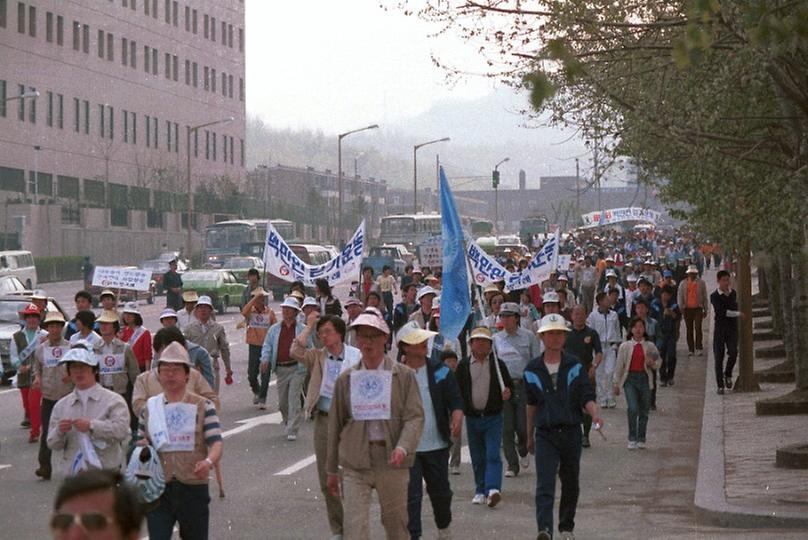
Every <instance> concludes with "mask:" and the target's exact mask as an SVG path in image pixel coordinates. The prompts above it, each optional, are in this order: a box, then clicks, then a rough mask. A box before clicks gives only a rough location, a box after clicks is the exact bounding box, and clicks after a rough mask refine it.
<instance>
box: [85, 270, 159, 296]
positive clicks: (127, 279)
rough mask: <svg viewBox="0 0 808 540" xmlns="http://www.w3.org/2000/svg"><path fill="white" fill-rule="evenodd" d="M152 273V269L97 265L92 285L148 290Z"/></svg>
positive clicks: (104, 287)
mask: <svg viewBox="0 0 808 540" xmlns="http://www.w3.org/2000/svg"><path fill="white" fill-rule="evenodd" d="M151 275H152V274H151V270H140V269H138V268H123V267H119V266H118V267H116V266H96V267H95V272H93V283H92V285H93V287H101V288H103V289H127V290H132V291H148V290H149V284H150V282H151Z"/></svg>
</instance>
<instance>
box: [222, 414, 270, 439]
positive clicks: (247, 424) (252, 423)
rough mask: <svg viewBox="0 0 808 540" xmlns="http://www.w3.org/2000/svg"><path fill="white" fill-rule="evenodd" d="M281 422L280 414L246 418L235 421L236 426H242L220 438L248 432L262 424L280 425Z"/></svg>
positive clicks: (226, 432)
mask: <svg viewBox="0 0 808 540" xmlns="http://www.w3.org/2000/svg"><path fill="white" fill-rule="evenodd" d="M281 422H283V416H282V415H281V413H280V412H274V413H270V414H263V415H261V416H254V417H253V418H247V419H246V420H237V421H236V424H242V425H240V426H239V427H236V428H233V429H229V430H227V431H225V432H224V433H222V438H223V439H226V438H228V437H232V436H233V435H237V434H239V433H242V432H244V431H248V430H250V429H252V428H254V427H256V426H261V425H264V424H280V423H281Z"/></svg>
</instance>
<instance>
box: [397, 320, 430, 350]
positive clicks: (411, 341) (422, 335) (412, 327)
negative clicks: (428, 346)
mask: <svg viewBox="0 0 808 540" xmlns="http://www.w3.org/2000/svg"><path fill="white" fill-rule="evenodd" d="M436 335H438V333H437V332H432V331H430V330H423V329H422V328H421V327H420V326H418V323H417V322H415V321H410V322H408V323H407V324H405V325H404V326H402V327H401V330H399V331H398V333H397V334H396V343H402V342H403V343H406V344H407V345H417V344H418V343H423V342H424V341H426V340H428V339H429V338H431V337H432V336H436Z"/></svg>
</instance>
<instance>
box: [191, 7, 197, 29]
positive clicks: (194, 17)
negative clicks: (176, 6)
mask: <svg viewBox="0 0 808 540" xmlns="http://www.w3.org/2000/svg"><path fill="white" fill-rule="evenodd" d="M197 22H199V13H198V12H197V11H196V10H195V9H194V10H192V11H191V31H192V32H193V33H194V34H196V31H197V30H196V29H197V26H198V25H197Z"/></svg>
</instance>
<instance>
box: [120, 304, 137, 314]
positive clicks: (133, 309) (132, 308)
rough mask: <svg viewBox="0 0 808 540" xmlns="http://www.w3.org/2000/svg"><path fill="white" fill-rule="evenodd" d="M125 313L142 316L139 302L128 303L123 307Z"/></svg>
mask: <svg viewBox="0 0 808 540" xmlns="http://www.w3.org/2000/svg"><path fill="white" fill-rule="evenodd" d="M123 312H124V313H133V314H135V315H140V311H138V309H137V302H127V303H126V304H125V305H124V306H123Z"/></svg>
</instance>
